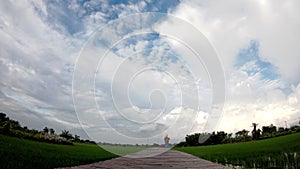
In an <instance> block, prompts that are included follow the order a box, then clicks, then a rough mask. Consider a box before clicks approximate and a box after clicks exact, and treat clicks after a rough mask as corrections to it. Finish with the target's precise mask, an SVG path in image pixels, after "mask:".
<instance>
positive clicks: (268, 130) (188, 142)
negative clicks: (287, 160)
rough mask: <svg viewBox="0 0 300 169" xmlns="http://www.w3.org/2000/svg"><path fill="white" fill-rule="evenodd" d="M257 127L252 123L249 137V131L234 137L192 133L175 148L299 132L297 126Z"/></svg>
mask: <svg viewBox="0 0 300 169" xmlns="http://www.w3.org/2000/svg"><path fill="white" fill-rule="evenodd" d="M299 124H300V122H299ZM257 126H258V124H257V123H252V127H253V130H252V131H251V135H250V131H248V130H246V129H243V130H240V131H238V132H236V133H234V135H233V133H226V132H224V131H217V132H212V133H194V134H191V135H187V136H186V137H185V141H184V142H180V143H179V144H177V145H176V146H178V147H183V146H203V145H216V144H229V143H238V142H247V141H253V140H262V139H267V138H272V137H278V136H283V135H287V134H292V133H295V132H300V126H298V125H294V126H291V127H290V128H284V127H276V126H274V125H273V124H271V125H269V126H262V128H261V129H257Z"/></svg>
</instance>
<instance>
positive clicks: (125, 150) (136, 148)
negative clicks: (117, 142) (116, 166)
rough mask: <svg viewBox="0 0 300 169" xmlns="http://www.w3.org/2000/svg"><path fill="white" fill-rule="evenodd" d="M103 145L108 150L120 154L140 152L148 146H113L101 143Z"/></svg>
mask: <svg viewBox="0 0 300 169" xmlns="http://www.w3.org/2000/svg"><path fill="white" fill-rule="evenodd" d="M101 147H102V148H103V149H104V150H106V151H109V152H113V153H115V154H117V155H120V156H124V155H126V154H130V153H135V152H139V151H141V150H144V149H146V148H147V147H146V146H113V145H101Z"/></svg>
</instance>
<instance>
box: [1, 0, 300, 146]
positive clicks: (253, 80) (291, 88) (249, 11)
mask: <svg viewBox="0 0 300 169" xmlns="http://www.w3.org/2000/svg"><path fill="white" fill-rule="evenodd" d="M299 8H300V2H299V1H297V0H287V1H280V0H272V1H271V0H269V1H268V0H245V1H238V0H229V1H216V0H200V1H199V0H182V1H158V0H145V1H114V0H113V1H105V0H99V1H92V0H86V1H85V0H71V1H38V0H28V1H26V0H24V1H10V0H8V1H1V2H0V39H1V41H0V77H1V80H0V111H2V112H5V113H6V114H7V115H8V116H9V117H10V118H12V119H15V120H18V121H19V122H20V123H21V124H22V125H23V126H28V127H29V128H35V129H40V130H41V129H42V128H44V127H45V126H48V127H51V128H54V129H55V130H56V132H58V133H59V132H60V131H61V130H63V129H68V130H70V131H71V133H74V134H78V135H80V136H81V137H82V138H89V139H92V140H96V141H101V142H113V143H134V144H135V143H147V144H152V143H154V142H156V143H162V142H163V139H162V138H163V137H164V135H165V134H169V136H170V137H171V143H172V142H173V143H175V142H179V141H181V140H183V139H184V137H185V136H186V135H187V134H190V133H195V132H211V131H221V130H222V131H226V132H228V133H235V132H237V131H239V130H242V129H247V130H250V131H251V130H252V127H251V125H252V123H253V122H255V123H258V124H259V126H258V127H262V126H267V125H270V124H274V125H276V126H283V127H285V126H288V127H290V126H292V125H295V124H298V123H299V121H300V75H299V72H300V66H299V65H298V60H299V58H300V48H299V44H300V18H299V17H300V9H299Z"/></svg>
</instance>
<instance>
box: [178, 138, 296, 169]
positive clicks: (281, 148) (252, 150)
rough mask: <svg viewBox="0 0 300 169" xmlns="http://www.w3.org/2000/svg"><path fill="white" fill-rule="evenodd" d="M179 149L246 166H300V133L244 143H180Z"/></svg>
mask: <svg viewBox="0 0 300 169" xmlns="http://www.w3.org/2000/svg"><path fill="white" fill-rule="evenodd" d="M175 150H179V151H183V152H186V153H189V154H193V155H195V156H198V157H201V158H204V159H207V160H210V161H213V162H217V163H221V164H232V165H234V166H242V167H243V168H295V169H296V168H299V167H300V133H295V134H290V135H286V136H281V137H275V138H270V139H264V140H258V141H251V142H244V143H234V144H221V145H213V146H198V147H176V148H175Z"/></svg>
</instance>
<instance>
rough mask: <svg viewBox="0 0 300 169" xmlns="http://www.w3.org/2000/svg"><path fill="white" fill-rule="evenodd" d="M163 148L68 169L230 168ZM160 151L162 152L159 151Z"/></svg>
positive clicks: (150, 149)
mask: <svg viewBox="0 0 300 169" xmlns="http://www.w3.org/2000/svg"><path fill="white" fill-rule="evenodd" d="M165 151H166V149H164V148H149V149H146V150H143V151H140V152H138V153H135V154H130V155H128V156H127V157H126V156H125V157H119V158H115V159H111V160H106V161H100V162H97V163H92V164H87V165H81V166H75V167H69V169H70V168H71V169H98V168H99V169H101V168H102V169H104V168H105V169H109V168H110V169H114V168H117V169H131V168H139V169H144V168H146V169H150V168H151V169H165V168H178V169H182V168H191V169H192V168H194V169H196V168H197V169H198V168H203V169H230V167H225V166H222V165H219V164H216V163H212V162H210V161H207V160H203V159H201V158H198V157H195V156H192V155H190V154H187V153H183V152H179V151H175V150H169V151H166V152H165ZM160 152H162V153H160ZM153 153H154V154H159V155H156V156H153V157H144V158H138V157H140V156H141V155H142V156H147V155H148V154H153Z"/></svg>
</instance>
